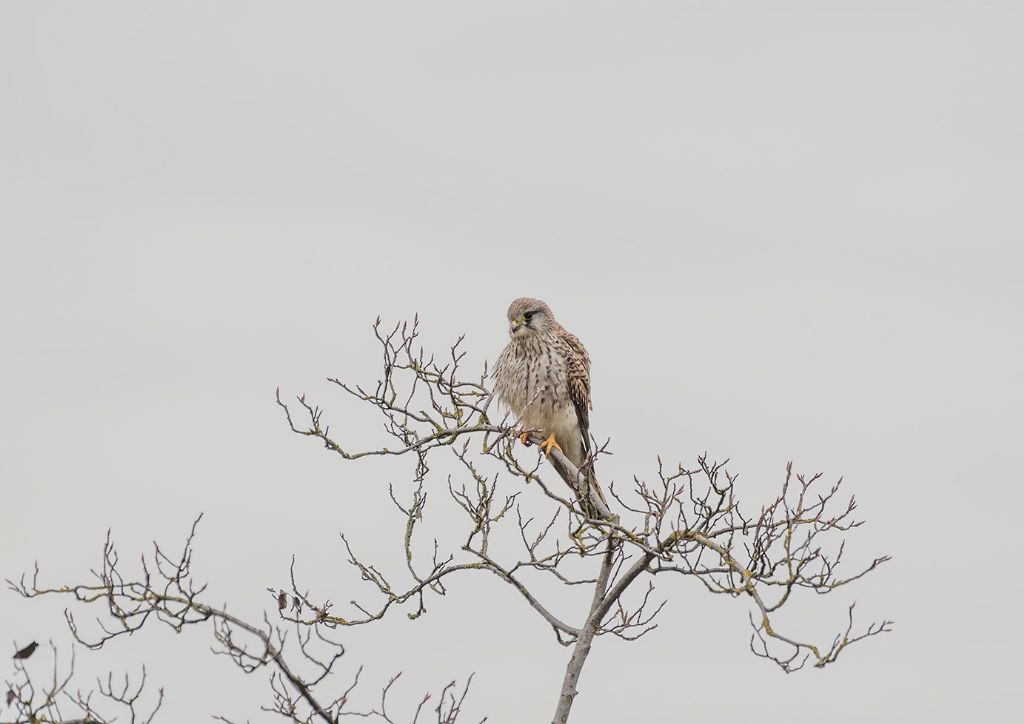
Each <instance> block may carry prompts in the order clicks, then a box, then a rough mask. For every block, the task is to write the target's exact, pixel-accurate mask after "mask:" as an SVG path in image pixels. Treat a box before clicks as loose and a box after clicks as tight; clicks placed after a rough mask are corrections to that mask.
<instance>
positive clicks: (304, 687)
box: [7, 516, 472, 724]
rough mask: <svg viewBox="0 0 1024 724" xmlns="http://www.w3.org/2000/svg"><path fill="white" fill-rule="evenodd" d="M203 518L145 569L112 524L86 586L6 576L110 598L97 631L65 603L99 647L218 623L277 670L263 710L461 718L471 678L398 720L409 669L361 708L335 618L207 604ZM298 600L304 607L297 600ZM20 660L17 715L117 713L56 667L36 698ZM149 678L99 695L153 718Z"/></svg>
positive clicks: (89, 642)
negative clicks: (156, 631) (124, 550)
mask: <svg viewBox="0 0 1024 724" xmlns="http://www.w3.org/2000/svg"><path fill="white" fill-rule="evenodd" d="M201 518H202V516H199V518H197V519H196V520H195V522H194V523H193V524H192V529H191V532H190V533H189V535H188V538H187V539H186V541H185V545H184V547H183V549H182V552H181V554H180V555H171V554H168V553H167V552H166V551H165V550H164V548H162V547H161V546H160V545H159V544H157V543H154V544H153V551H152V553H151V555H150V556H149V557H148V558H147V557H145V556H143V557H142V559H141V563H140V569H139V570H138V571H137V572H135V573H134V574H132V573H128V572H127V571H125V570H124V566H123V564H122V562H121V559H120V556H119V554H118V552H117V549H116V547H115V546H114V544H113V542H112V541H111V537H110V533H109V531H108V533H107V538H106V541H105V543H104V545H103V555H102V562H101V564H100V566H99V568H98V569H97V570H95V571H93V577H92V580H90V581H88V582H86V583H81V584H74V585H61V586H55V587H47V586H43V585H40V583H39V568H38V566H36V568H35V570H34V571H33V573H32V575H31V576H26V575H23V576H22V577H21V578H20V579H19V580H18V581H11V580H8V581H7V583H8V585H9V586H10V588H11V589H13V590H14V591H16V592H17V593H19V594H21V595H22V596H24V597H26V598H36V597H40V596H53V595H64V596H70V597H72V598H74V599H75V600H76V601H78V602H79V603H83V604H99V605H102V606H105V608H106V612H107V614H108V615H107V621H102V620H99V619H97V628H98V630H97V631H95V632H93V633H92V634H88V635H87V634H86V633H85V632H83V631H82V629H81V628H80V627H79V624H78V622H77V620H76V618H75V616H74V613H73V612H72V611H71V610H66V611H65V617H66V619H67V624H68V626H69V628H70V630H71V633H72V635H73V637H74V638H75V640H76V641H77V642H78V643H79V644H81V645H83V646H85V647H86V648H88V649H91V650H97V649H101V648H103V647H104V646H105V645H106V644H108V643H109V642H111V641H113V640H114V639H117V638H120V637H123V636H130V635H132V634H133V633H135V632H137V631H139V630H141V629H142V627H143V626H145V625H147V624H148V623H151V622H154V621H158V622H161V623H163V624H165V625H167V626H169V627H170V628H172V629H173V630H175V631H178V632H180V631H182V630H183V629H184V628H186V627H191V626H198V625H209V626H210V627H211V628H212V630H213V637H214V640H215V642H216V645H215V646H214V648H213V653H214V654H217V655H222V656H227V657H229V658H230V659H231V661H233V662H234V664H235V666H237V667H238V669H240V670H241V671H242V672H244V673H246V674H251V673H254V672H258V671H268V672H269V677H268V681H269V685H270V702H269V703H268V704H266V705H264V706H262V707H261V710H262V711H265V712H270V713H273V714H278V715H280V716H282V717H284V718H285V719H287V720H288V721H292V722H314V721H322V722H330V723H331V724H336V723H337V722H338V721H340V720H341V718H342V717H345V716H357V717H363V718H370V719H378V720H381V721H384V722H388V723H389V724H395V723H396V722H398V721H400V720H401V721H410V722H412V723H413V724H416V722H419V721H423V720H422V719H421V715H426V714H427V713H428V712H429V711H431V710H432V711H433V713H434V714H435V715H436V721H437V722H439V723H440V724H454V723H455V722H456V721H457V720H458V717H459V714H460V713H461V709H462V704H463V700H464V699H465V696H466V693H467V691H468V689H469V684H470V681H467V682H466V683H465V685H464V686H463V687H462V688H461V689H460V688H457V686H456V683H455V682H454V681H453V682H451V683H449V684H448V685H447V686H445V687H444V688H443V689H442V691H441V694H440V696H439V697H438V699H437V702H436V705H434V706H429V705H428V702H430V700H431V695H430V694H429V693H428V694H427V695H426V696H424V697H423V699H421V700H420V702H419V705H418V706H417V707H416V709H415V710H414V711H412V712H410V713H408V715H407V716H405V717H402V718H401V719H398V718H396V716H397V715H395V714H394V713H393V712H392V711H390V710H389V707H388V696H389V694H390V693H391V691H392V689H393V687H394V685H395V684H396V682H397V681H398V679H399V677H400V676H401V674H400V673H399V674H396V675H395V676H393V677H392V678H391V680H390V681H389V682H388V684H387V685H386V686H385V687H384V689H383V691H382V692H381V694H380V697H379V699H378V701H377V702H376V703H374V704H372V705H371V706H369V707H368V708H367V707H364V708H354V706H353V703H352V701H351V699H352V695H353V692H354V691H355V689H356V687H357V685H358V684H359V677H360V674H361V672H362V669H361V668H359V669H357V670H356V671H355V673H354V675H352V676H351V680H350V681H348V682H347V683H345V684H340V683H339V681H338V678H339V677H338V676H332V674H334V673H335V668H336V665H337V664H338V662H339V661H341V659H342V657H343V656H344V655H345V648H344V646H342V644H341V643H340V642H338V641H335V640H334V639H332V638H331V637H330V635H329V629H332V628H335V624H334V623H332V622H330V621H320V622H319V624H320V625H315V626H294V625H292V624H287V623H284V622H280V623H274V622H272V620H271V616H270V614H269V613H265V614H264V617H263V621H262V622H260V623H258V624H257V623H253V622H248V621H245V620H243V619H241V618H239V617H238V616H236V615H234V614H232V613H228V611H227V609H226V607H217V606H212V605H210V604H208V603H205V602H204V601H203V593H204V591H205V589H206V585H205V584H203V585H200V584H198V583H196V581H195V580H194V578H193V575H192V555H193V542H194V540H195V536H196V529H197V526H198V524H199V521H200V519H201ZM274 598H275V601H276V602H277V608H278V614H279V615H280V617H281V618H282V619H283V618H286V616H285V615H284V612H285V611H286V609H287V607H288V605H289V601H288V600H287V596H286V595H285V594H284V593H283V592H281V593H279V594H277V595H275V597H274ZM295 608H296V610H297V609H298V607H297V606H296V607H295ZM292 630H294V636H293V637H292V638H291V642H289V632H290V631H292ZM72 662H73V660H72ZM16 665H17V670H18V672H20V673H21V674H22V677H21V679H20V681H19V680H17V679H16V680H15V682H14V683H12V684H9V686H10V691H11V692H12V693H13V696H12V695H11V694H9V695H8V698H13V699H14V700H15V701H17V707H18V708H17V709H16V711H17V712H18V714H19V718H17V719H15V722H32V723H33V724H35V723H36V722H40V723H49V722H52V724H72V723H73V722H81V723H82V724H85V723H86V722H89V723H93V722H95V723H96V724H107V722H110V721H113V720H112V719H108V718H104V717H102V716H100V715H99V714H98V713H97V711H96V709H94V708H93V707H92V703H91V702H92V698H93V693H94V692H89V693H87V694H82V693H75V694H73V695H69V694H68V691H69V689H68V687H69V685H70V680H71V679H70V674H69V675H68V676H67V677H65V678H63V679H61V678H59V677H58V676H57V673H56V671H57V670H56V668H55V669H54V676H53V683H52V685H50V687H49V688H47V689H46V690H45V691H43V692H42V694H41V698H40V697H37V696H36V694H37V693H38V692H37V691H36V688H35V687H34V686H33V684H32V683H31V679H30V677H29V676H28V675H27V673H25V670H24V666H23V664H21V662H16ZM54 666H55V667H56V663H55V664H54ZM72 668H73V666H72ZM471 679H472V677H470V680H471ZM145 680H146V674H145V669H143V672H142V679H141V681H140V683H139V685H138V686H137V687H134V688H133V687H132V686H131V684H130V682H129V680H128V678H127V677H126V678H125V679H124V682H123V686H120V687H119V686H118V684H117V682H115V680H114V679H113V678H112V677H108V679H107V680H106V681H105V682H104V681H103V680H100V681H99V682H98V684H97V688H96V690H95V691H96V692H98V693H99V695H100V697H105V698H107V699H110V700H112V701H114V702H117V703H120V704H122V705H124V706H126V707H127V708H128V710H129V713H130V716H131V719H130V721H132V722H139V724H148V723H149V722H150V721H151V720H152V718H153V716H154V715H155V714H156V711H157V709H159V705H160V703H161V702H162V701H163V690H162V689H161V690H160V693H159V699H158V701H157V705H156V707H155V708H153V709H152V711H151V713H150V714H149V715H148V716H146V717H142V716H140V715H137V712H136V709H135V705H136V703H137V701H138V699H139V697H140V695H141V692H142V689H143V687H144V685H145ZM64 699H69V700H70V702H71V703H72V704H75V705H77V706H78V707H79V708H80V709H81V710H82V711H83V712H84V713H83V716H82V717H79V718H73V719H62V718H60V712H59V709H58V708H57V706H58V704H59V703H60V702H61V700H64ZM32 717H35V718H32ZM215 718H216V719H218V720H220V721H223V722H228V723H230V722H232V721H233V720H232V719H230V718H228V717H227V716H224V715H217V716H216V717H215Z"/></svg>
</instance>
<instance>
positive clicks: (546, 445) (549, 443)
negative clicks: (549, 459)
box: [540, 433, 562, 455]
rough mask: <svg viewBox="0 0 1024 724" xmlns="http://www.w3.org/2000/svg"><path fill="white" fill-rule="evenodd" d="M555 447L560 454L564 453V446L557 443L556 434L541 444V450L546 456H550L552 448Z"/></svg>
mask: <svg viewBox="0 0 1024 724" xmlns="http://www.w3.org/2000/svg"><path fill="white" fill-rule="evenodd" d="M553 447H555V448H558V452H562V446H561V445H559V444H558V442H556V441H555V434H554V433H551V434H550V435H548V439H547V440H545V441H544V442H542V443H541V444H540V448H541V450H543V451H544V454H545V455H550V454H551V448H553Z"/></svg>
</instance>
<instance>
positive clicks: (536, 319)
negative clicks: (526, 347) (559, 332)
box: [508, 297, 555, 339]
mask: <svg viewBox="0 0 1024 724" xmlns="http://www.w3.org/2000/svg"><path fill="white" fill-rule="evenodd" d="M508 323H509V332H508V333H509V336H511V337H512V339H526V338H527V337H528V336H530V335H534V334H544V333H546V332H549V331H551V329H553V328H554V326H555V315H554V314H552V313H551V307H549V306H548V305H547V304H545V303H544V302H542V301H541V300H539V299H531V298H530V297H520V298H519V299H516V300H515V301H513V302H512V303H511V304H510V305H509V306H508Z"/></svg>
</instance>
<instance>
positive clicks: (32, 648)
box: [11, 641, 39, 659]
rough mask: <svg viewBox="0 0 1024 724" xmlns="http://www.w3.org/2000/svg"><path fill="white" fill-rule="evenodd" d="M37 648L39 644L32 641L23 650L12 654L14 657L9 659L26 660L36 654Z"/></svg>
mask: <svg viewBox="0 0 1024 724" xmlns="http://www.w3.org/2000/svg"><path fill="white" fill-rule="evenodd" d="M38 647H39V644H38V643H36V642H35V641H33V642H32V643H30V644H29V645H28V646H26V647H25V648H23V649H21V650H19V651H16V652H15V653H14V656H12V657H11V658H12V659H27V658H28V657H29V656H31V655H32V654H34V653H35V652H36V649H37V648H38Z"/></svg>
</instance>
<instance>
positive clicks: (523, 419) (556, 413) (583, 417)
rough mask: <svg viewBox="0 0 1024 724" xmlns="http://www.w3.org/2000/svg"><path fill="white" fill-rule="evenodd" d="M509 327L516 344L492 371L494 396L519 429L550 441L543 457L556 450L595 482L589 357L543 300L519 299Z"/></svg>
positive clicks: (511, 307) (512, 308)
mask: <svg viewBox="0 0 1024 724" xmlns="http://www.w3.org/2000/svg"><path fill="white" fill-rule="evenodd" d="M508 321H509V324H510V325H511V326H510V327H509V336H510V337H511V338H512V339H511V340H510V341H509V343H508V345H507V346H506V347H505V349H504V351H502V353H501V356H499V357H498V361H497V362H496V363H495V365H494V380H495V385H494V391H495V393H497V395H498V398H499V399H500V400H501V401H502V402H503V403H504V404H505V405H506V406H507V407H508V408H509V410H511V412H512V414H513V415H515V416H516V417H517V419H518V423H519V426H520V427H522V428H523V429H524V430H540V431H542V432H543V434H544V435H546V436H547V439H546V440H545V441H544V443H543V444H542V445H541V448H543V450H544V452H545V453H548V454H550V453H551V449H552V448H558V449H559V450H561V451H562V452H563V453H564V454H565V456H566V457H567V458H569V460H570V461H572V464H573V465H575V466H576V468H577V469H578V470H580V471H581V472H583V473H584V474H585V475H586V476H587V478H588V479H592V478H593V461H590V462H588V460H587V457H588V455H589V453H590V410H591V409H593V406H592V405H591V402H590V355H588V354H587V350H586V349H585V348H584V347H583V343H582V342H580V341H579V339H577V338H576V337H575V336H574V335H573V334H572V333H571V332H569V331H568V330H567V329H566V328H565V327H563V326H562V325H561V324H559V323H558V321H557V320H556V319H555V315H554V314H553V313H552V312H551V307H549V306H548V305H547V304H545V303H544V302H542V301H540V300H539V299H530V298H529V297H523V298H520V299H516V300H515V301H514V302H512V304H510V305H509V308H508ZM522 440H523V442H526V433H525V432H524V433H523V436H522Z"/></svg>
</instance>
